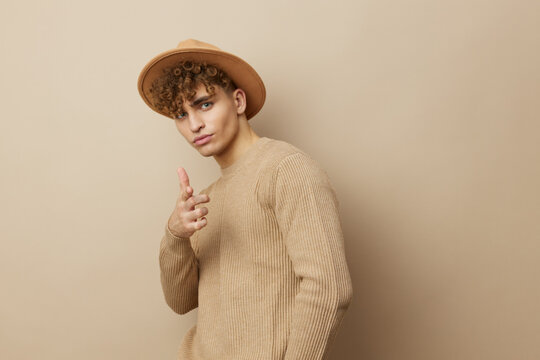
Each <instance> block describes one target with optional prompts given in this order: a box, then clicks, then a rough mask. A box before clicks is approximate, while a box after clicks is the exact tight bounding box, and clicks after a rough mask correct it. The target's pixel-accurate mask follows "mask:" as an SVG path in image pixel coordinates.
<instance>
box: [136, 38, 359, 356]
mask: <svg viewBox="0 0 540 360" xmlns="http://www.w3.org/2000/svg"><path fill="white" fill-rule="evenodd" d="M138 86H139V92H140V94H141V96H142V97H143V99H144V101H145V102H146V103H147V104H148V105H149V106H150V107H151V108H152V109H153V110H155V111H157V112H159V113H160V114H162V115H165V116H167V117H169V118H171V119H174V121H175V124H176V127H177V129H178V131H179V132H180V133H181V134H182V136H184V138H185V139H186V140H187V141H188V143H189V144H190V145H191V146H193V148H195V149H196V150H197V151H198V152H199V153H200V154H201V155H202V156H205V157H208V156H213V157H214V159H215V160H216V162H217V163H218V164H219V166H220V171H221V176H220V177H219V178H218V179H217V180H215V181H214V182H213V183H211V184H210V185H209V186H208V187H206V188H205V189H203V190H202V191H200V193H199V194H194V190H193V188H192V187H191V185H190V183H189V178H188V175H187V173H186V171H185V170H184V169H183V168H182V167H180V168H178V178H179V183H180V195H179V197H178V200H177V201H176V206H175V208H174V211H173V212H172V214H171V216H170V217H169V219H168V221H167V223H166V224H165V226H164V235H163V237H162V239H161V244H160V250H159V263H160V270H161V284H162V289H163V293H164V296H165V300H166V302H167V304H168V305H169V306H170V308H171V309H172V310H174V311H175V312H176V313H179V314H185V313H187V312H189V311H191V310H193V309H195V308H197V307H198V316H197V324H196V325H195V326H193V327H192V328H191V329H190V330H189V331H188V332H187V333H186V335H185V336H184V339H183V341H182V343H181V345H180V349H179V353H178V356H179V357H178V358H179V359H182V360H188V359H211V360H227V359H231V360H233V359H234V360H239V359H250V360H252V359H261V360H273V359H276V360H277V359H286V360H293V359H294V360H298V359H306V360H316V359H325V358H326V357H327V354H328V350H329V348H330V345H331V344H332V342H333V340H334V339H335V336H336V333H337V330H338V328H339V325H340V323H341V321H342V318H343V315H344V313H345V311H346V310H347V308H348V307H349V304H350V302H351V299H352V285H351V278H350V275H349V270H348V267H347V263H346V259H345V248H344V241H343V233H342V229H341V225H340V220H339V213H338V206H339V205H338V204H339V203H338V200H337V196H336V193H335V191H334V189H333V187H332V185H331V184H330V180H329V178H328V175H327V173H326V172H325V171H324V170H323V169H322V168H321V167H320V166H319V165H318V163H317V162H315V161H314V160H313V159H312V158H310V157H309V156H308V155H307V154H306V153H305V152H303V151H301V150H300V149H298V148H296V147H295V146H293V145H291V144H289V143H287V142H284V141H281V140H275V139H271V138H267V137H260V136H258V135H257V134H256V133H255V132H254V131H253V129H252V128H251V126H250V125H249V123H248V121H249V120H250V119H251V118H252V117H253V116H254V115H255V114H256V113H257V112H258V111H259V110H260V109H261V108H262V106H263V104H264V100H265V88H264V84H263V82H262V80H261V78H260V77H259V75H258V74H257V73H256V72H255V70H254V69H253V68H252V67H251V66H250V65H249V64H247V63H246V62H245V61H244V60H242V59H240V58H239V57H237V56H235V55H233V54H230V53H227V52H224V51H222V50H220V49H219V48H217V47H215V46H213V45H210V44H208V43H204V42H201V41H197V40H193V39H188V40H185V41H182V42H180V43H179V44H178V46H177V48H176V49H173V50H169V51H166V52H163V53H161V54H159V55H158V56H156V57H155V58H153V59H152V60H151V61H150V62H149V63H148V64H147V65H146V66H145V67H144V69H143V70H142V72H141V74H140V76H139V81H138ZM202 204H206V206H199V205H202ZM198 206H199V207H198Z"/></svg>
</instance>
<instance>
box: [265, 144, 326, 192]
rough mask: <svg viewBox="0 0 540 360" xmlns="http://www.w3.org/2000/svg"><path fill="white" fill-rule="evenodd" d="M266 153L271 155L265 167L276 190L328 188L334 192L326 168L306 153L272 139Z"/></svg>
mask: <svg viewBox="0 0 540 360" xmlns="http://www.w3.org/2000/svg"><path fill="white" fill-rule="evenodd" d="M265 152H266V153H268V154H270V155H269V157H268V158H269V159H270V161H268V163H267V164H266V165H264V166H265V167H266V170H267V172H268V173H269V175H270V174H271V175H270V178H271V182H272V184H273V188H274V190H275V189H276V187H277V188H279V187H283V186H286V187H290V188H292V187H296V188H297V189H300V190H301V191H304V189H305V188H307V187H320V186H323V187H327V188H330V189H331V191H334V190H333V188H332V184H331V182H330V177H329V176H328V173H327V172H326V170H325V169H324V167H323V166H322V165H321V164H320V163H319V162H318V161H317V160H315V159H314V158H313V157H312V156H310V155H309V154H308V153H307V152H306V151H304V150H303V149H300V148H299V147H297V146H295V145H292V144H290V143H288V142H286V141H283V140H275V139H271V141H269V142H268V143H267V149H266V151H265Z"/></svg>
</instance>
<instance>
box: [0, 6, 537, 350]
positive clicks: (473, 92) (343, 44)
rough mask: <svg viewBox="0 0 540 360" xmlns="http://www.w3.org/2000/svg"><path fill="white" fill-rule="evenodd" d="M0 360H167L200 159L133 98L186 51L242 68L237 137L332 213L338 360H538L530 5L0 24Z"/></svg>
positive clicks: (259, 11) (108, 11) (192, 316)
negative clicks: (259, 88)
mask: <svg viewBox="0 0 540 360" xmlns="http://www.w3.org/2000/svg"><path fill="white" fill-rule="evenodd" d="M0 10H1V11H0V14H1V15H0V20H1V21H0V27H1V30H2V31H1V35H0V36H1V44H0V46H1V54H2V56H1V57H0V65H1V67H0V72H1V74H0V75H1V81H0V98H1V104H2V106H1V108H0V111H1V115H0V116H1V122H0V149H1V153H0V160H1V178H0V179H1V187H0V196H1V197H0V203H1V213H0V215H1V216H0V222H1V223H0V226H1V227H0V229H1V230H0V231H1V233H0V236H1V242H0V284H1V289H0V301H1V306H0V358H1V359H6V360H26V359H40V360H61V359H70V360H71V359H79V360H86V359H100V360H109V359H110V360H118V359H163V360H165V359H171V360H172V359H175V356H176V351H177V348H178V346H179V344H180V341H181V339H182V338H183V336H184V334H185V332H186V331H187V330H188V329H189V328H190V327H191V326H192V325H193V324H194V323H195V321H196V317H197V310H193V311H192V312H190V313H188V314H186V315H184V316H180V315H178V314H176V313H174V312H173V311H172V310H171V309H169V308H168V307H167V305H166V303H165V300H164V298H163V294H162V290H161V285H160V279H159V264H158V247H159V241H160V239H161V237H162V235H163V227H164V224H165V222H166V221H167V219H168V217H169V215H170V213H171V211H172V210H173V207H174V205H175V202H176V198H177V196H178V192H179V185H178V178H177V174H176V168H177V167H179V166H183V167H185V169H186V170H187V172H188V175H189V177H190V180H191V185H192V186H193V187H194V189H195V191H197V192H198V191H200V190H201V189H202V188H204V187H206V186H207V185H209V184H210V183H211V182H212V181H214V180H215V179H216V178H217V177H218V176H219V167H218V165H217V163H216V162H215V161H214V159H213V158H211V157H210V158H204V157H202V156H200V155H199V153H198V152H197V151H196V150H195V149H193V148H192V147H191V146H190V145H189V144H187V143H186V141H185V140H184V138H183V137H182V136H181V135H180V133H179V132H178V131H177V130H176V127H175V126H174V122H173V121H172V120H169V119H167V118H165V117H163V116H160V115H159V114H157V113H155V112H153V111H152V110H150V109H149V108H148V107H147V106H146V104H145V103H144V102H143V101H142V99H141V98H140V97H139V94H138V92H137V87H136V82H137V77H138V75H139V72H140V70H141V69H142V67H143V66H144V65H145V64H146V62H147V61H148V60H150V59H151V58H152V57H153V56H155V55H156V54H158V53H159V52H162V51H165V50H168V49H171V48H174V47H176V45H177V43H178V42H179V41H181V40H184V39H187V38H195V39H199V40H202V41H205V42H209V43H212V44H214V45H216V46H218V47H220V48H221V49H223V50H225V51H229V52H232V53H234V54H237V55H239V56H240V57H242V58H244V59H245V60H246V61H248V62H249V63H250V64H251V65H252V66H253V67H254V68H255V69H256V70H257V71H258V72H259V74H260V75H261V77H262V78H263V80H264V81H265V84H266V88H267V99H266V104H265V106H264V108H263V109H262V111H261V112H260V113H259V114H258V115H257V116H256V117H255V118H253V119H252V120H250V122H251V124H252V126H253V128H254V129H255V131H256V132H257V133H258V134H259V135H261V136H267V137H271V138H276V139H281V140H285V141H288V142H290V143H291V144H293V145H295V146H297V147H299V148H300V149H303V150H304V151H306V152H308V153H309V154H310V155H311V156H312V157H313V158H314V159H316V160H317V161H318V162H319V163H320V164H321V165H322V166H323V168H324V169H325V170H326V171H327V173H328V174H329V176H330V179H331V181H332V183H333V185H334V187H335V189H336V193H337V195H338V198H339V201H340V214H341V220H342V226H343V231H344V235H345V246H346V252H347V259H348V264H349V268H350V271H351V275H352V279H353V286H354V300H353V303H352V304H351V306H350V308H349V310H348V312H347V313H346V315H345V318H344V321H343V323H342V327H341V328H340V330H339V333H338V337H337V339H336V341H335V343H334V344H333V347H332V351H331V359H333V360H356V359H366V360H409V359H410V360H433V359H437V360H450V359H456V360H462V359H470V360H478V359H489V360H498V359H500V360H503V359H504V360H507V359H512V360H513V359H520V360H521V359H538V358H540V347H539V346H538V343H539V342H540V306H539V304H540V281H539V280H538V279H539V277H540V246H539V243H540V224H539V221H538V220H539V218H540V191H539V184H540V149H539V148H540V145H539V144H540V122H539V120H540V67H539V66H538V64H540V48H539V47H540V35H539V34H540V3H539V2H538V1H511V0H503V1H497V0H495V1H480V0H466V1H465V0H459V1H455V0H452V1H450V0H446V1H431V0H418V1H399V0H382V1H381V0H368V1H365V0H360V1H353V0H337V1H313V0H310V1H307V0H303V1H284V0H273V1H265V2H263V1H235V0H233V1H217V0H216V1H213V0H212V1H204V2H199V1H189V2H188V1H159V0H158V1H153V2H148V1H102V0H98V1H84V2H82V1H67V0H65V1H61V0H51V1H37V0H31V1H20V2H15V1H9V2H8V1H4V2H3V3H2V5H1V6H0Z"/></svg>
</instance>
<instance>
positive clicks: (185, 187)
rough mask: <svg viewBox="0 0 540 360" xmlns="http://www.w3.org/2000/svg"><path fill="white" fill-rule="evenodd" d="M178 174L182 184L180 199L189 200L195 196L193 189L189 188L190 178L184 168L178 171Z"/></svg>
mask: <svg viewBox="0 0 540 360" xmlns="http://www.w3.org/2000/svg"><path fill="white" fill-rule="evenodd" d="M176 172H177V174H178V182H179V183H180V197H181V198H182V200H184V201H185V200H187V199H188V198H189V197H190V196H191V194H193V188H192V187H191V186H189V177H188V174H187V172H186V170H185V169H184V168H183V167H179V168H178V169H176Z"/></svg>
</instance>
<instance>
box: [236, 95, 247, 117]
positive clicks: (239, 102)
mask: <svg viewBox="0 0 540 360" xmlns="http://www.w3.org/2000/svg"><path fill="white" fill-rule="evenodd" d="M232 97H233V100H234V106H235V107H236V113H237V114H238V115H240V114H243V113H244V112H245V111H246V106H247V98H246V93H245V92H244V90H242V89H240V88H238V89H235V90H234V91H233V93H232Z"/></svg>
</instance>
